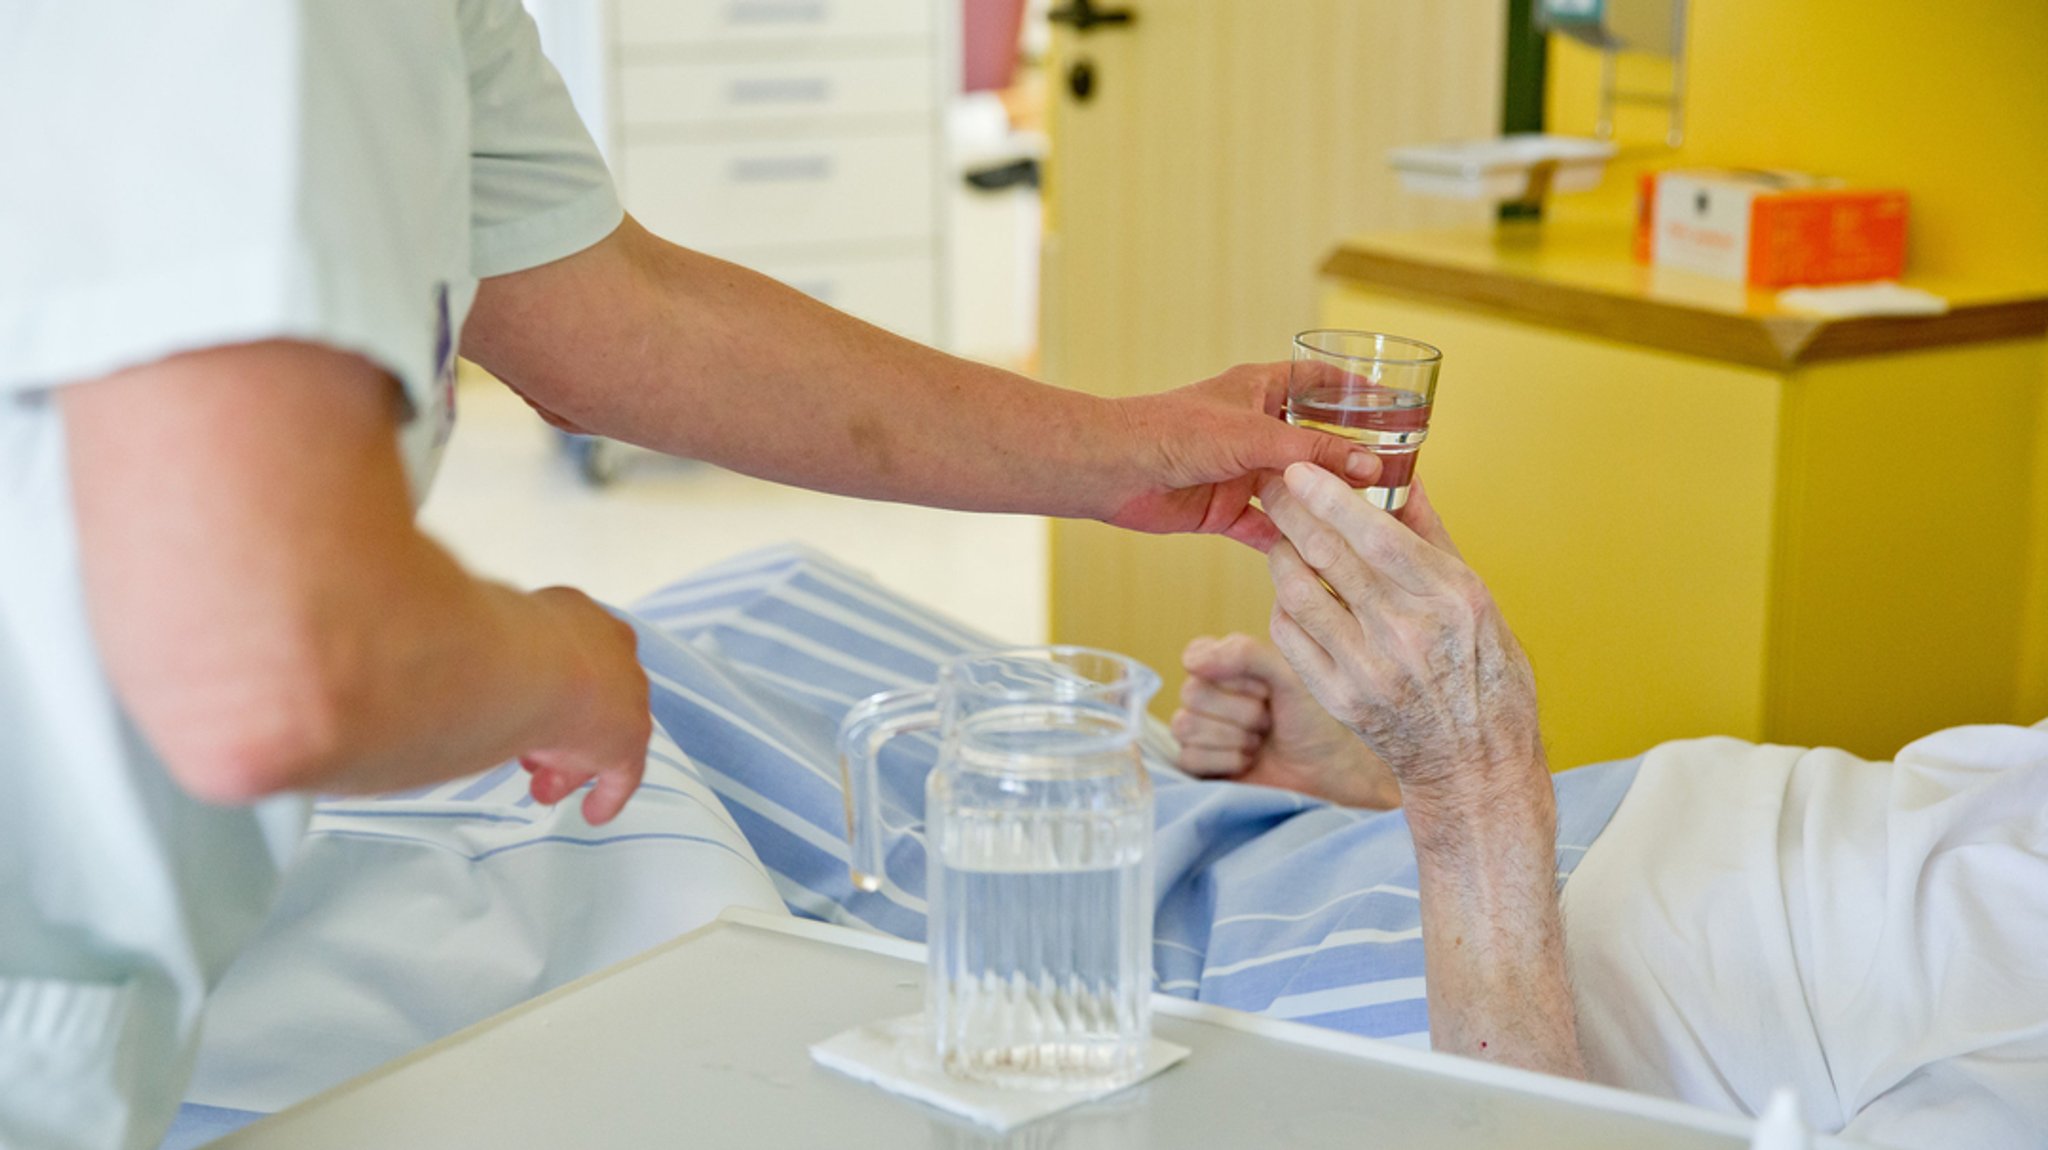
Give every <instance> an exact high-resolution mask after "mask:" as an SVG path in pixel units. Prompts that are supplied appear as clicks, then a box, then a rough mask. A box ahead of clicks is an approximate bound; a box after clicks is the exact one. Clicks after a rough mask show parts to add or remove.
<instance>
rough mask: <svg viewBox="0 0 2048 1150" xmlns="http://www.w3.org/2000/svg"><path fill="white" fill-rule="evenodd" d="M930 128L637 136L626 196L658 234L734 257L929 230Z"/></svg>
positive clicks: (911, 236)
mask: <svg viewBox="0 0 2048 1150" xmlns="http://www.w3.org/2000/svg"><path fill="white" fill-rule="evenodd" d="M931 153H932V140H931V137H929V136H923V135H915V136H912V135H895V136H828V137H823V138H817V139H795V140H745V141H739V142H729V141H715V142H708V143H698V142H690V141H677V142H662V143H635V144H632V145H630V155H629V158H628V161H627V163H626V171H625V176H626V180H625V198H626V202H627V203H628V204H630V205H637V206H635V207H634V209H633V210H634V214H635V215H637V216H638V217H639V218H640V221H641V222H642V223H644V224H646V225H647V226H648V227H649V228H650V229H652V230H653V231H654V232H655V233H656V234H658V235H662V236H665V237H667V238H669V239H671V240H674V241H675V242H677V243H679V244H683V245H685V246H687V247H693V248H700V249H702V250H704V251H708V252H711V253H712V254H714V255H720V256H730V255H733V254H735V253H736V252H738V251H739V250H740V249H746V248H777V247H789V248H798V247H814V246H831V245H840V244H847V243H860V242H865V241H872V240H918V241H922V240H927V239H929V238H931V234H932V217H933V204H932V199H933V193H934V187H933V181H932V180H931V179H930V178H929V175H928V173H930V171H931V170H932V154H931Z"/></svg>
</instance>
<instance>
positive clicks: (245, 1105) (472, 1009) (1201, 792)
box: [165, 548, 1635, 1147]
mask: <svg viewBox="0 0 2048 1150" xmlns="http://www.w3.org/2000/svg"><path fill="white" fill-rule="evenodd" d="M629 618H631V620H632V621H633V623H634V625H635V627H636V628H637V629H638V630H639V633H640V638H641V642H640V654H641V659H642V662H643V663H644V664H645V666H646V668H647V671H648V675H649V679H650V682H651V684H652V705H653V711H654V717H655V720H656V731H655V736H654V740H653V743H652V745H651V746H650V749H649V757H648V773H647V781H646V782H645V783H644V784H643V786H642V789H641V791H640V793H639V794H638V795H636V796H635V797H634V799H633V801H632V802H631V803H629V804H628V805H627V808H626V810H625V812H624V813H623V814H622V815H621V816H620V817H619V819H618V820H616V821H615V822H613V823H612V824H609V825H607V826H605V827H599V828H593V827H590V826H588V825H587V824H585V823H583V821H582V820H581V818H580V816H579V815H578V813H577V810H576V807H577V804H575V803H573V802H569V803H563V804H561V805H560V806H558V807H555V808H546V807H540V806H537V805H536V804H534V803H533V801H532V800H531V798H530V797H528V796H527V794H526V790H525V775H524V773H523V772H521V771H519V770H518V769H516V768H515V767H510V766H506V767H499V768H497V769H495V770H493V771H489V772H485V773H483V774H481V775H477V776H473V777H471V778H467V779H460V780H456V781H453V782H450V783H445V784H442V785H439V786H436V787H431V788H425V789H422V790H418V791H412V792H408V793H405V794H399V795H391V796H386V797H383V798H377V799H333V800H328V801H325V802H323V803H322V804H321V805H320V808H319V810H318V812H317V814H316V816H315V819H314V821H313V824H312V826H311V828H310V829H309V832H308V838H307V842H306V844H305V846H304V848H303V849H302V851H301V852H300V855H299V857H298V859H297V860H296V861H295V862H294V865H293V869H292V871H291V872H290V874H289V875H288V877H287V882H286V884H285V888H284V891H283V895H282V901H281V904H280V906H279V907H278V909H277V911H276V912H275V914H274V915H273V917H272V921H271V922H270V924H269V925H267V926H266V928H265V930H264V932H263V934H262V935H261V936H260V937H259V938H258V939H257V941H256V943H255V944H254V945H253V946H252V947H251V948H250V950H249V951H248V952H247V953H245V954H244V956H243V957H242V959H240V960H238V962H237V964H236V967H235V968H234V970H233V971H231V973H230V975H229V978H228V980H227V982H226V983H225V984H224V985H223V986H222V988H221V991H220V993H219V994H218V995H217V996H216V999H215V1001H214V1003H213V1005H212V1007H210V1008H209V1014H208V1018H207V1041H206V1048H205V1049H204V1051H203V1052H202V1057H201V1062H200V1068H199V1073H198V1075H197V1076H196V1078H195V1080H194V1084H193V1090H192V1092H191V1094H190V1095H188V1097H189V1099H190V1102H191V1103H193V1105H189V1106H188V1107H187V1108H186V1113H185V1115H184V1116H183V1117H182V1118H181V1120H180V1125H179V1127H178V1128H177V1129H176V1130H174V1132H173V1134H174V1136H173V1138H172V1139H171V1140H170V1141H168V1142H166V1144H165V1145H166V1146H168V1147H180V1146H189V1145H194V1144H196V1143H197V1140H198V1138H197V1135H198V1134H199V1133H201V1132H207V1131H210V1132H213V1133H218V1132H220V1131H221V1130H222V1129H225V1128H228V1127H230V1126H232V1125H234V1124H237V1123H238V1122H239V1121H242V1120H245V1119H246V1118H248V1117H252V1116H253V1112H261V1111H268V1110H273V1109H276V1108H278V1107H281V1106H284V1105H288V1104H289V1103H290V1102H292V1101H296V1100H297V1099H299V1098H302V1097H305V1096H306V1095H308V1094H310V1093H312V1092H314V1091H316V1090H318V1089H321V1088H324V1087H325V1086H328V1085H331V1084H333V1083H335V1082H338V1081H340V1080H342V1079H344V1078H346V1077H349V1076H350V1075H352V1074H354V1073H359V1072H361V1071H362V1070H365V1069H368V1068H369V1067H371V1066H374V1065H376V1064H378V1063H381V1062H383V1061H385V1060H387V1059H389V1058H392V1057H396V1056H398V1055H399V1054H402V1053H404V1052H405V1051H407V1050H409V1049H412V1048H414V1047H416V1046H419V1045H422V1044H424V1043H426V1042H428V1041H431V1040H433V1039H435V1038H438V1037H440V1036H441V1035H443V1034H446V1033H450V1032H452V1031H453V1030H456V1029H459V1028H460V1027H462V1026H465V1025H468V1024H469V1023H471V1022H475V1021H478V1020H480V1019H482V1018H484V1017H486V1016H488V1015H490V1014H493V1013H496V1012H497V1011H499V1010H502V1009H505V1008H507V1007H510V1006H512V1005H514V1004H516V1003H517V1002H519V1001H522V1000H523V999H525V998H527V997H531V996H532V995H534V994H538V993H541V992H543V991H545V990H547V989H550V988H552V987H554V986H558V985H560V984H562V983H564V982H567V981H569V980H570V979H573V978H575V977H578V976H580V975H582V974H586V973H589V972H590V971H592V970H596V969H599V968H601V967H603V966H605V965H609V964H610V963H611V962H614V961H617V960H618V959H621V958H624V957H627V956H629V955H631V954H634V953H637V952H639V951H641V950H644V949H646V948H647V947H649V946H652V945H655V944H656V943H659V942H661V941H663V940H664V939H666V938H669V937H673V936H674V935H675V934H677V933H680V932H682V931H684V930H688V929H691V928H693V927H695V926H697V925H699V924H701V923H702V922H705V921H708V920H709V918H711V917H712V916H714V915H715V914H716V913H717V910H718V909H719V908H720V907H722V906H724V905H727V904H731V903H743V904H749V905H754V906H757V907H781V906H786V907H787V908H788V909H789V910H790V911H792V912H794V913H796V914H799V915H804V916H808V917H813V918H819V919H823V920H826V921H831V922H837V923H842V924H848V925H855V926H862V927H867V928H871V929H875V930H879V931H883V932H886V933H889V934H893V935H897V936H900V937H904V938H911V939H922V938H923V936H924V925H925V923H924V898H923V892H924V877H925V860H924V847H923V842H922V839H921V830H922V823H921V812H922V809H923V800H924V777H925V774H926V772H927V771H928V770H929V769H930V766H931V762H932V759H933V756H934V752H935V749H936V748H935V743H934V741H933V739H932V738H931V737H930V736H929V735H911V736H907V737H904V738H900V739H897V740H895V741H893V742H892V743H891V744H890V745H889V747H888V749H887V750H886V751H885V752H884V755H883V759H882V772H881V773H882V780H883V818H884V822H885V824H886V825H887V826H888V827H889V828H890V829H891V836H890V837H891V843H890V848H889V851H888V857H887V867H886V879H887V881H886V882H885V883H884V885H883V887H882V889H881V890H880V891H879V892H876V893H872V894H869V893H862V892H859V891H856V890H855V889H854V888H853V886H852V883H851V880H850V878H849V876H848V872H847V865H846V859H847V852H846V845H845V817H846V816H845V807H844V804H843V801H842V798H841V791H840V781H839V772H838V766H837V755H836V750H835V746H834V743H835V737H836V733H837V729H838V725H839V721H840V719H841V717H842V716H843V715H844V714H845V712H846V710H847V709H848V707H850V706H851V705H852V704H853V703H854V702H856V701H857V700H859V699H862V698H864V697H866V696H867V695H870V694H872V693H874V692H877V691H882V690H887V689H891V688H895V687H902V686H910V685H923V684H927V683H930V682H931V681H932V680H933V678H934V674H935V670H936V665H937V663H938V662H939V661H940V660H943V659H944V658H946V657H948V656H951V655H953V654H956V653H959V652H962V651H967V650H973V649H980V648H987V647H990V646H993V645H994V644H992V643H991V642H990V641H989V640H988V639H987V638H986V637H984V636H981V635H977V634H975V633H974V632H973V631H971V630H969V629H967V628H964V627H962V626H960V625H959V624H957V623H955V622H952V621H950V620H948V619H946V618H943V617H941V616H939V615H937V614H936V613H934V612H932V611H930V610H928V609H925V608H923V607H920V606H918V605H917V604H915V603H912V602H909V601H907V600H905V599H903V598H902V597H900V596H897V595H895V594H892V593H891V592H889V591H887V590H885V589H883V588H882V587H880V586H878V585H876V584H875V583H874V582H873V581H871V580H869V579H868V578H866V577H865V576H863V575H861V574H859V573H857V572H855V571H852V570H850V569H848V568H846V567H844V566H842V565H840V564H838V563H835V562H833V561H832V560H830V559H827V558H824V557H822V556H820V555H817V554H815V553H813V552H809V551H805V550H801V549H795V548H777V549H772V550H769V551H763V552H756V553H754V554H751V555H748V556H744V557H742V558H739V559H736V560H733V561H730V562H728V563H725V564H722V565H720V566H717V567H714V568H711V569H709V570H706V571H704V572H702V573H700V574H698V575H694V576H692V577H690V578H687V579H684V580H682V581H681V582H678V583H676V584H674V585H673V586H671V587H669V588H667V589H665V590H663V591H660V592H658V593H656V594H654V595H651V596H649V597H648V598H646V599H644V600H642V601H641V602H640V603H638V604H636V605H635V608H634V610H633V611H632V612H631V614H630V616H629ZM1144 749H1145V758H1146V765H1147V767H1148V769H1149V771H1150V773H1151V776H1152V780H1153V783H1154V786H1155V790H1156V795H1157V808H1158V832H1157V838H1156V846H1155V849H1156V852H1157V870H1156V874H1157V882H1158V888H1157V889H1158V904H1157V918H1156V922H1157V927H1156V947H1155V951H1154V967H1155V974H1156V977H1157V980H1158V986H1159V988H1160V989H1161V990H1163V991H1165V992H1167V993H1171V994H1178V995H1183V996H1187V997H1192V998H1198V999H1201V1000H1202V1001H1205V1002H1212V1003H1217V1004H1220V1005H1224V1006H1229V1007H1235V1008H1237V1009H1241V1010H1248V1011H1254V1012H1259V1013H1264V1014H1268V1015H1271V1016H1274V1017H1280V1018H1288V1019H1295V1020H1298V1021H1303V1022H1308V1023H1312V1024H1315V1025H1321V1026H1328V1027H1332V1028H1335V1029H1339V1030H1344V1031H1348V1032H1350V1033H1354V1034H1361V1035H1365V1036H1368V1037H1374V1038H1384V1039H1391V1040H1394V1041H1399V1042H1405V1043H1410V1044H1417V1045H1421V1044H1426V1042H1427V1037H1428V1027H1429V1019H1428V1010H1427V1006H1426V1002H1425V998H1424V989H1423V962H1422V943H1421V930H1420V908H1419V905H1418V903H1417V901H1416V876H1415V864H1414V859H1413V854H1412V851H1411V848H1410V844H1409V841H1408V834H1407V826H1406V821H1405V819H1404V818H1403V816H1402V815H1401V814H1400V813H1399V812H1392V813H1376V812H1361V811H1351V810H1345V809H1341V808H1336V807H1331V806H1328V805H1326V804H1323V803H1318V802H1314V801H1311V800H1309V799H1306V798H1303V797H1301V796H1299V795H1295V794H1292V793H1289V792H1283V791H1276V790H1270V789H1266V788H1260V787H1246V786H1237V785H1232V784H1227V783H1214V782H1199V781H1195V780H1192V779H1189V778H1187V777H1186V776H1183V775H1181V774H1180V773H1179V772H1177V771H1176V770H1174V769H1173V768H1172V767H1171V766H1169V765H1167V764H1168V761H1169V759H1170V757H1171V748H1170V745H1169V744H1168V742H1167V740H1166V738H1165V736H1164V735H1163V734H1162V733H1161V732H1159V731H1157V730H1154V731H1153V732H1152V733H1151V734H1150V736H1149V737H1148V739H1147V742H1146V745H1145V748H1144ZM1634 774H1635V763H1633V762H1627V763H1617V764H1608V765H1605V766H1600V767H1589V768H1584V769H1581V770H1577V771H1571V772H1567V773H1565V774H1563V775H1560V776H1558V780H1557V788H1558V810H1559V824H1560V829H1559V847H1558V873H1559V879H1560V881H1562V880H1563V878H1564V876H1566V875H1568V874H1569V873H1570V871H1571V869H1572V867H1573V866H1574V865H1576V863H1577V861H1578V859H1579V857H1580V855H1581V854H1583V852H1584V850H1585V848H1586V847H1587V846H1588V845H1590V844H1591V842H1592V840H1593V838H1594V837H1595V836H1597V835H1598V834H1599V832H1600V831H1601V829H1602V828H1603V827H1605V825H1606V824H1607V821H1608V819H1609V817H1610V816H1611V815H1612V814H1613V812H1614V809H1615V808H1616V806H1617V805H1618V804H1619V803H1620V801H1621V798H1622V796H1623V795H1624V794H1625V793H1626V791H1627V789H1628V786H1629V784H1630V782H1631V781H1632V780H1633V778H1634ZM280 1050H290V1051H293V1052H294V1054H293V1055H292V1056H291V1057H288V1058H282V1059H281V1058H279V1057H278V1053H279V1051H280Z"/></svg>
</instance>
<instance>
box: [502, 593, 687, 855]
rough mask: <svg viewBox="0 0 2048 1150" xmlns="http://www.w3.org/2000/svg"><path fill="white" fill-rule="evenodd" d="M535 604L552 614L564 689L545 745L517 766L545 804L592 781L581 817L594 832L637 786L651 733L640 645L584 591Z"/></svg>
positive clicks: (538, 597)
mask: <svg viewBox="0 0 2048 1150" xmlns="http://www.w3.org/2000/svg"><path fill="white" fill-rule="evenodd" d="M533 598H534V600H535V601H536V602H538V603H540V604H541V605H542V606H543V607H544V608H545V609H547V610H548V611H549V612H550V613H551V614H552V615H553V616H554V620H555V622H556V624H557V629H558V634H559V636H560V638H561V639H562V640H563V654H562V656H561V658H562V660H563V670H564V671H565V672H566V673H567V684H566V687H565V689H564V690H563V691H562V693H561V694H560V695H559V697H558V698H557V700H556V706H555V711H554V717H553V719H552V720H551V722H550V724H549V725H548V728H547V730H548V732H549V734H548V737H547V741H546V745H545V746H543V747H540V748H537V749H535V750H532V751H528V752H527V753H525V754H523V755H521V756H520V757H519V764H520V765H521V766H523V767H525V768H526V769H527V771H528V772H530V773H531V774H532V776H533V777H532V779H531V780H530V781H529V786H530V789H531V790H532V792H533V797H534V800H535V801H537V802H542V803H547V804H548V805H550V806H552V805H554V804H555V803H558V802H561V801H562V800H563V799H564V798H567V797H568V796H569V795H570V794H571V793H572V792H574V791H575V790H576V789H577V788H579V787H581V786H583V785H584V784H585V783H588V782H591V781H592V780H595V781H596V783H597V785H596V786H594V787H592V788H591V791H590V793H589V794H588V795H585V796H584V798H583V817H584V819H585V820H586V821H587V822H589V823H590V824H591V825H593V826H595V825H597V824H599V823H606V822H610V821H611V820H612V818H613V817H614V816H616V815H617V814H618V813H619V811H620V810H621V809H622V808H623V807H624V806H625V805H626V800H627V799H629V798H631V797H632V796H633V792H634V791H635V790H637V789H638V788H639V786H640V776H641V773H642V772H643V771H645V770H646V767H647V741H648V739H649V738H650V737H651V736H652V734H653V728H654V720H653V717H652V716H651V715H650V713H649V712H648V709H647V673H646V672H645V671H643V670H641V667H640V657H639V644H638V640H637V639H636V637H635V636H634V634H633V628H631V627H629V626H627V625H626V624H625V623H622V622H620V621H619V620H618V619H617V618H615V617H613V615H612V614H611V613H610V612H609V611H606V610H605V609H604V608H602V607H600V606H598V605H597V604H596V603H595V602H594V601H592V600H591V598H590V597H589V596H587V595H585V594H583V593H582V592H581V591H576V590H573V589H571V588H568V587H548V588H544V589H542V590H539V591H536V592H534V593H533Z"/></svg>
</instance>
